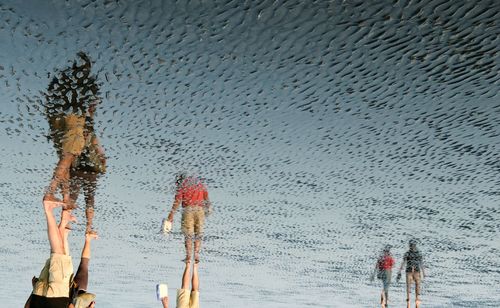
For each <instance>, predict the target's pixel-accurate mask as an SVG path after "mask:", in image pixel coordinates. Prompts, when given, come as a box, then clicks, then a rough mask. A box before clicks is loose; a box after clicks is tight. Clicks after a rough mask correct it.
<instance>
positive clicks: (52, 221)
mask: <svg viewBox="0 0 500 308" xmlns="http://www.w3.org/2000/svg"><path fill="white" fill-rule="evenodd" d="M60 206H62V203H61V202H59V203H57V202H50V201H44V202H43V208H44V210H45V216H46V218H47V233H48V238H49V243H50V252H51V253H58V254H64V243H63V239H62V237H61V233H60V232H59V228H58V226H57V223H56V218H55V217H54V213H52V211H53V210H54V209H55V208H56V207H60Z"/></svg>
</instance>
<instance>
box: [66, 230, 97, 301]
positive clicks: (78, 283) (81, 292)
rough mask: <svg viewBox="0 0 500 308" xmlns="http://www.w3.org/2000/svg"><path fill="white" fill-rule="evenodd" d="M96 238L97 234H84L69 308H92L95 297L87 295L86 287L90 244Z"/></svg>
mask: <svg viewBox="0 0 500 308" xmlns="http://www.w3.org/2000/svg"><path fill="white" fill-rule="evenodd" d="M96 238H97V234H95V232H87V233H86V234H85V244H84V245H83V249H82V257H81V259H80V265H79V266H78V270H77V271H76V275H75V278H74V279H73V288H72V290H71V292H70V293H71V294H70V296H71V298H72V303H71V304H70V305H69V308H94V305H95V302H94V299H95V295H94V294H92V293H87V286H88V281H89V261H90V242H91V241H92V240H93V239H96Z"/></svg>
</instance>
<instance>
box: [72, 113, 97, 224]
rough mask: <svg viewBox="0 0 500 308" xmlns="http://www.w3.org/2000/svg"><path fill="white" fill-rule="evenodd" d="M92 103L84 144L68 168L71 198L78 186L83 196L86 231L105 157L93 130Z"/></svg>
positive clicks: (75, 197) (77, 192) (77, 193)
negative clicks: (69, 168)
mask: <svg viewBox="0 0 500 308" xmlns="http://www.w3.org/2000/svg"><path fill="white" fill-rule="evenodd" d="M94 108H95V106H94V105H91V106H90V108H89V115H88V116H87V117H86V119H85V133H86V136H85V137H86V138H85V146H84V149H83V151H82V153H81V154H80V156H79V157H78V158H77V159H76V160H75V161H74V163H73V166H72V168H71V170H70V178H71V190H70V191H71V195H70V196H71V198H70V199H71V200H72V201H73V202H75V201H76V200H77V199H78V195H79V193H80V188H82V189H83V193H84V196H85V214H86V217H87V228H86V232H91V231H92V229H93V228H92V222H93V218H94V203H95V193H96V189H97V179H98V177H99V175H101V174H103V173H105V172H106V158H105V156H104V150H103V149H102V147H101V145H100V144H99V139H98V138H97V136H96V134H95V131H94V118H93V116H94Z"/></svg>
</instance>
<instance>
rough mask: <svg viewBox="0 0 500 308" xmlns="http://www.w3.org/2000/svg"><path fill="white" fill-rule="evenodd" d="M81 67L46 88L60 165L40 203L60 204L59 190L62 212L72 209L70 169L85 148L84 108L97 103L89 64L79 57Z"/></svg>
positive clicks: (53, 138)
mask: <svg viewBox="0 0 500 308" xmlns="http://www.w3.org/2000/svg"><path fill="white" fill-rule="evenodd" d="M78 56H79V60H81V61H82V62H83V63H82V64H81V65H77V63H76V61H75V63H74V64H73V66H72V67H70V68H68V69H65V70H63V71H62V72H61V73H60V76H59V77H58V78H54V79H53V80H52V82H51V83H50V84H49V88H48V92H47V95H46V99H47V103H46V111H47V118H48V120H49V126H50V130H51V132H50V138H51V139H52V140H53V141H54V146H55V147H56V148H57V153H58V155H59V161H58V163H57V166H56V168H55V170H54V174H53V176H52V180H51V182H50V184H49V187H48V189H47V192H46V193H45V195H44V197H43V200H46V201H56V202H58V201H60V200H59V199H58V198H56V197H55V193H56V191H57V189H61V192H62V195H63V202H64V205H63V207H64V208H68V209H70V208H73V207H74V204H73V203H72V202H71V200H70V195H69V176H70V175H69V168H70V166H71V164H72V163H73V162H74V160H75V159H76V158H77V157H78V156H79V155H80V153H81V152H82V150H83V148H84V146H85V136H84V126H85V115H86V113H87V107H88V106H89V105H90V104H91V103H95V102H96V101H98V97H97V94H98V86H97V84H96V81H95V78H94V77H92V76H90V68H91V62H90V59H89V58H88V57H87V55H86V54H84V53H79V54H78Z"/></svg>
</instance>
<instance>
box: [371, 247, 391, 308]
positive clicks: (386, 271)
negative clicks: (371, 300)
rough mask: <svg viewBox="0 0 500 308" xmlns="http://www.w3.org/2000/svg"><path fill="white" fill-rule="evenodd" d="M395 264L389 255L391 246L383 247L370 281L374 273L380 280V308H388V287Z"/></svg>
mask: <svg viewBox="0 0 500 308" xmlns="http://www.w3.org/2000/svg"><path fill="white" fill-rule="evenodd" d="M395 263H396V262H395V261H394V258H393V257H392V255H391V246H390V245H387V246H385V248H384V250H383V251H382V254H381V255H380V256H379V258H378V260H377V263H376V265H375V271H374V272H373V274H372V280H373V279H374V276H375V273H377V278H378V279H380V280H382V294H381V295H380V304H381V305H382V308H388V306H387V302H388V300H389V285H390V284H391V276H392V268H393V267H394V264H395Z"/></svg>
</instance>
